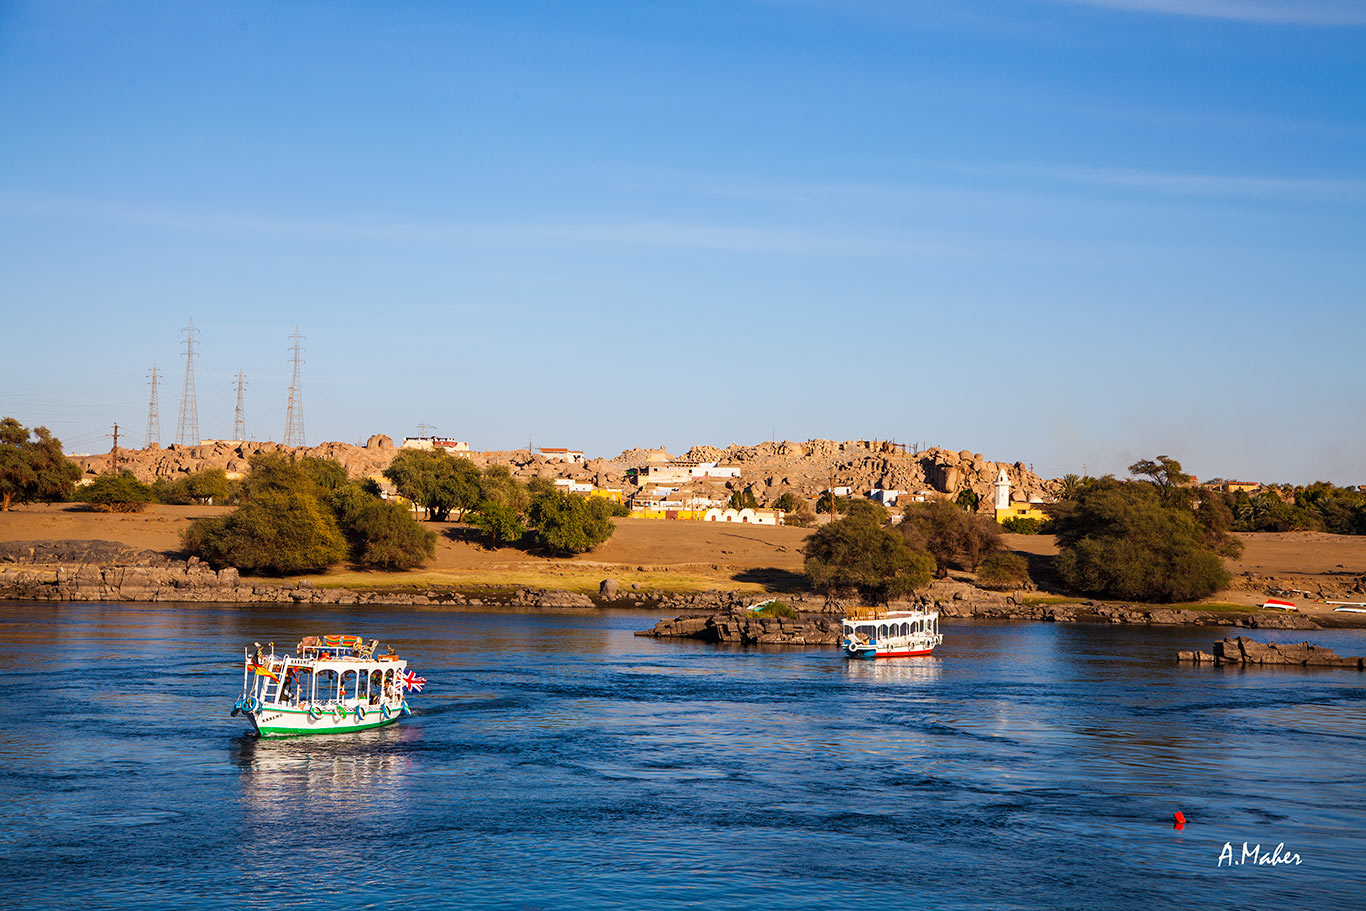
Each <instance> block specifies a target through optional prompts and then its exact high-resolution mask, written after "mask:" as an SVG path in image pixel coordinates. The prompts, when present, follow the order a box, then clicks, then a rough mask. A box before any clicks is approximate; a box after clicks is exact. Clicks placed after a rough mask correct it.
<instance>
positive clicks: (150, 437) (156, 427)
mask: <svg viewBox="0 0 1366 911" xmlns="http://www.w3.org/2000/svg"><path fill="white" fill-rule="evenodd" d="M148 376H149V377H151V383H152V397H151V398H150V399H148V400H147V433H145V434H144V435H143V436H144V439H143V441H142V445H143V446H145V447H147V448H151V447H152V446H153V445H157V446H159V445H161V407H160V406H159V405H158V404H157V384H158V383H160V382H161V371H160V370H158V369H157V365H156V364H153V365H152V372H151V373H150V374H148Z"/></svg>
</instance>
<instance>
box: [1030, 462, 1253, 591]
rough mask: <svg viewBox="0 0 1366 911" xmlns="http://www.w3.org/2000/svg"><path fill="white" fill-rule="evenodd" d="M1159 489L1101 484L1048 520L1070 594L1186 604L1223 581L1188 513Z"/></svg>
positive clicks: (1224, 577) (1225, 577) (1226, 578)
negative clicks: (1051, 521) (1053, 528)
mask: <svg viewBox="0 0 1366 911" xmlns="http://www.w3.org/2000/svg"><path fill="white" fill-rule="evenodd" d="M1163 493H1164V492H1163V491H1162V490H1161V489H1160V485H1156V484H1152V483H1147V482H1135V481H1128V482H1125V481H1116V480H1114V479H1112V478H1110V479H1106V478H1102V479H1099V480H1097V481H1096V482H1095V483H1094V484H1092V485H1090V486H1088V487H1087V488H1086V489H1085V490H1083V491H1082V492H1081V493H1080V495H1079V496H1078V497H1077V499H1076V501H1075V502H1074V503H1073V508H1072V509H1071V510H1069V511H1068V512H1067V513H1066V514H1063V515H1060V516H1059V517H1058V518H1057V519H1056V520H1055V525H1056V528H1057V533H1058V544H1059V554H1058V558H1057V569H1058V574H1059V576H1060V577H1061V578H1062V582H1063V585H1064V587H1065V588H1066V589H1067V590H1068V591H1071V592H1076V593H1078V594H1084V595H1091V596H1096V597H1103V598H1117V599H1125V600H1135V601H1149V602H1170V601H1191V600H1196V599H1199V598H1203V597H1206V596H1208V595H1211V594H1213V593H1214V592H1216V591H1218V590H1219V589H1220V588H1223V587H1224V586H1226V585H1227V584H1228V583H1229V574H1228V571H1227V570H1225V569H1224V565H1223V562H1222V561H1221V560H1220V558H1219V555H1218V554H1217V553H1216V552H1215V550H1214V548H1213V547H1211V546H1210V544H1209V543H1208V541H1207V535H1206V529H1205V528H1204V527H1203V526H1202V525H1201V524H1200V522H1199V521H1198V520H1197V518H1196V515H1195V512H1194V510H1193V509H1192V508H1191V507H1190V506H1189V505H1186V504H1183V503H1181V502H1179V501H1173V502H1169V501H1168V498H1166V497H1164V495H1163Z"/></svg>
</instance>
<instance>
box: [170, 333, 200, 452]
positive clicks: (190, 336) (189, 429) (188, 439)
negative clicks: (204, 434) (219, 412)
mask: <svg viewBox="0 0 1366 911" xmlns="http://www.w3.org/2000/svg"><path fill="white" fill-rule="evenodd" d="M181 331H182V332H184V333H185V388H184V389H182V390H181V391H180V419H179V420H178V421H176V429H175V441H176V442H177V443H179V444H180V445H181V446H197V445H198V444H199V401H198V399H197V398H196V397H195V391H194V344H195V342H194V336H195V333H196V332H198V331H199V330H198V329H196V328H195V327H194V320H193V319H192V320H190V324H189V325H188V326H186V327H185V328H184V329H182V330H181Z"/></svg>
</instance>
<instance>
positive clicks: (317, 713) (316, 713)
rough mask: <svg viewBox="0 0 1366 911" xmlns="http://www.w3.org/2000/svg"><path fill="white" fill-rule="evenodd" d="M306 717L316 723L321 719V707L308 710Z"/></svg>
mask: <svg viewBox="0 0 1366 911" xmlns="http://www.w3.org/2000/svg"><path fill="white" fill-rule="evenodd" d="M308 717H309V718H312V719H313V720H314V721H317V720H318V719H319V718H321V717H323V707H322V706H320V705H315V706H313V707H312V708H311V709H309V710H308Z"/></svg>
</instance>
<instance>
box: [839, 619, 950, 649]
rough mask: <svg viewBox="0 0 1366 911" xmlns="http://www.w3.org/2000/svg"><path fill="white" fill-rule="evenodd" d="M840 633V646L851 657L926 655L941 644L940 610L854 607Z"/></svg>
mask: <svg viewBox="0 0 1366 911" xmlns="http://www.w3.org/2000/svg"><path fill="white" fill-rule="evenodd" d="M841 632H842V636H841V638H840V644H841V645H842V646H843V648H844V654H845V655H846V656H848V657H850V658H909V657H913V656H916V655H928V654H930V652H932V651H934V647H935V646H936V645H939V644H940V643H942V642H943V641H944V637H943V636H942V635H941V634H940V632H939V611H937V610H934V609H933V608H928V609H916V610H898V611H891V610H886V609H884V608H857V609H854V610H851V611H850V612H849V614H848V616H846V617H845V618H844V621H843V624H842V626H841Z"/></svg>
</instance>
